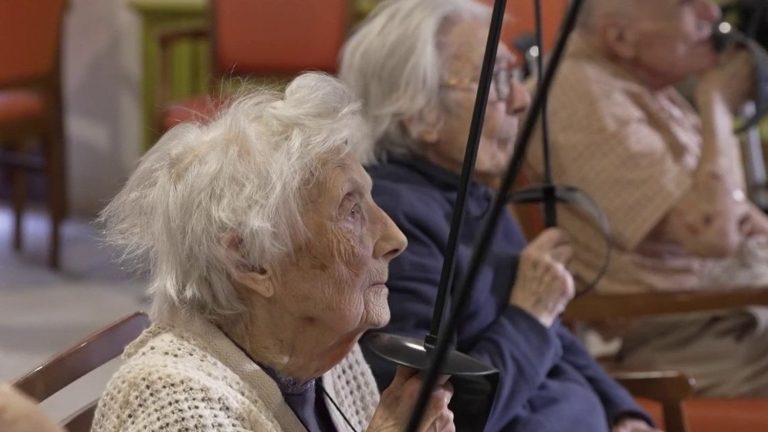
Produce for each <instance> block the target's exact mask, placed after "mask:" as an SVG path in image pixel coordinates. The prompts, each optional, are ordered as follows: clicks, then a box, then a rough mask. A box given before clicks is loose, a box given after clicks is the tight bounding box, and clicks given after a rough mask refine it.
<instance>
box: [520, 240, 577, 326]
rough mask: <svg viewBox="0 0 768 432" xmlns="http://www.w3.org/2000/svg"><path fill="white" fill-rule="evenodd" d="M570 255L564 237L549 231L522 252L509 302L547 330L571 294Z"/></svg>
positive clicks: (569, 248) (569, 246)
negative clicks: (567, 264)
mask: <svg viewBox="0 0 768 432" xmlns="http://www.w3.org/2000/svg"><path fill="white" fill-rule="evenodd" d="M571 256H573V248H571V245H570V242H569V241H568V237H567V236H566V234H565V233H564V232H563V231H562V230H560V229H558V228H549V229H547V230H546V231H544V232H543V233H541V234H540V235H539V236H538V237H536V238H535V239H534V240H533V241H532V242H531V243H530V244H529V245H528V246H526V247H525V249H523V253H522V254H521V255H520V264H519V265H518V267H517V277H516V278H515V285H514V287H513V288H512V294H511V296H510V299H509V303H510V304H513V305H515V306H517V307H519V308H521V309H523V310H524V311H526V312H528V313H529V314H531V315H533V316H534V317H535V318H536V319H538V320H539V322H541V323H542V324H543V325H544V326H545V327H550V326H551V325H552V323H553V322H554V321H555V319H556V318H557V317H558V315H560V314H561V313H562V312H563V310H565V306H566V305H568V302H569V301H571V299H572V298H573V295H574V284H573V277H572V276H571V274H570V273H569V272H568V270H566V268H565V263H566V262H567V261H568V260H569V259H570V258H571Z"/></svg>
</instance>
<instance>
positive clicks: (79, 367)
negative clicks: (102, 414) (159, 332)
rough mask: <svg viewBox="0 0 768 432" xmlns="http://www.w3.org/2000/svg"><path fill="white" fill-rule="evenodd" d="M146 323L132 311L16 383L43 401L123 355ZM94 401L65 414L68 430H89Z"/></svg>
mask: <svg viewBox="0 0 768 432" xmlns="http://www.w3.org/2000/svg"><path fill="white" fill-rule="evenodd" d="M148 326H149V318H148V317H147V315H146V314H145V313H144V312H135V313H133V314H131V315H129V316H127V317H125V318H122V319H120V320H118V321H116V322H114V323H112V324H110V325H108V326H107V327H105V328H104V329H102V330H100V331H98V332H97V333H95V334H92V335H91V336H88V337H87V338H85V339H83V340H82V341H80V342H78V343H77V344H76V345H74V346H73V347H72V348H70V349H68V350H66V351H64V352H62V353H60V354H57V355H55V356H54V357H53V358H51V359H50V360H48V361H47V362H45V363H44V364H43V365H41V366H38V367H37V368H35V369H34V370H33V371H32V372H29V373H28V374H26V375H24V376H23V377H21V378H19V379H18V380H17V381H16V382H15V383H14V386H16V387H17V388H18V389H19V390H21V391H22V392H24V393H26V394H27V395H29V396H30V397H31V398H33V399H35V400H37V401H40V402H42V401H43V400H45V399H47V398H49V397H50V396H52V395H53V394H54V393H57V392H58V391H59V390H61V389H63V388H64V387H66V386H68V385H69V384H71V383H73V382H74V381H76V380H78V379H79V378H81V377H83V376H85V375H86V374H88V373H89V372H91V371H92V370H94V369H96V368H98V367H99V366H101V365H103V364H105V363H107V362H108V361H110V360H112V359H114V358H115V357H117V356H119V355H120V354H122V352H123V349H124V348H125V346H126V345H127V344H128V343H129V342H131V341H133V340H134V339H136V337H137V336H138V335H139V334H141V332H142V331H144V329H145V328H147V327H148ZM97 402H98V401H93V402H91V403H89V404H88V405H86V406H85V407H83V408H82V409H80V410H79V411H77V412H76V413H74V414H72V415H71V416H69V417H67V418H66V419H65V420H64V421H63V422H62V425H63V426H64V427H65V428H67V430H68V431H69V432H87V431H89V430H90V429H91V422H92V421H93V414H94V411H95V410H96V403H97Z"/></svg>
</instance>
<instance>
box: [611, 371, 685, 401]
mask: <svg viewBox="0 0 768 432" xmlns="http://www.w3.org/2000/svg"><path fill="white" fill-rule="evenodd" d="M611 376H613V378H614V379H615V380H616V381H618V382H619V383H620V384H621V385H623V386H624V387H625V388H626V389H627V390H628V391H629V392H630V393H632V394H633V395H635V396H639V397H644V398H646V399H653V400H655V401H659V402H662V403H664V402H681V401H682V400H683V399H686V398H688V397H690V396H691V395H692V394H693V387H694V385H695V381H694V379H693V378H689V377H688V376H686V375H684V374H682V373H680V372H676V371H613V372H611Z"/></svg>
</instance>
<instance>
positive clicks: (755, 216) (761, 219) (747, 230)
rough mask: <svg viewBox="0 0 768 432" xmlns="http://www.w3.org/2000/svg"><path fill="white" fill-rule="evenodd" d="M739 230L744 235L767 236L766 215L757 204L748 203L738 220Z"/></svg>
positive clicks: (767, 222)
mask: <svg viewBox="0 0 768 432" xmlns="http://www.w3.org/2000/svg"><path fill="white" fill-rule="evenodd" d="M739 230H740V231H741V233H742V235H744V237H754V236H764V237H768V217H766V215H765V213H763V211H762V210H760V209H759V208H757V206H755V205H753V204H750V205H749V209H748V211H747V213H746V214H744V215H743V216H742V218H741V220H739Z"/></svg>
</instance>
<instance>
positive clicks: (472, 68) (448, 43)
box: [425, 20, 530, 177]
mask: <svg viewBox="0 0 768 432" xmlns="http://www.w3.org/2000/svg"><path fill="white" fill-rule="evenodd" d="M487 35H488V25H487V23H485V22H483V21H481V20H465V21H459V22H456V23H453V24H450V25H449V27H447V28H446V30H445V32H444V33H443V35H442V37H441V39H440V43H439V45H438V49H439V50H440V53H441V55H442V57H443V69H444V70H442V71H441V80H442V86H441V106H442V107H441V117H442V118H441V120H442V122H441V123H440V128H439V130H438V132H437V135H436V140H434V141H433V142H431V143H430V142H427V143H425V152H426V155H427V157H428V158H429V159H430V160H432V161H433V162H435V163H437V164H438V165H440V166H442V167H444V168H447V169H449V170H451V171H454V172H460V171H461V166H462V163H463V161H464V153H465V149H466V145H467V137H468V136H469V127H470V122H471V119H472V111H473V108H474V103H475V95H476V92H477V84H478V81H479V78H480V70H481V67H482V62H483V54H484V52H485V44H486V37H487ZM516 67H517V65H516V60H515V58H514V56H513V54H512V53H511V52H510V51H509V49H508V48H507V47H506V46H505V45H504V44H500V45H499V49H498V52H497V55H496V64H495V66H494V81H493V83H492V85H491V90H490V94H489V98H488V100H489V102H488V105H487V106H486V111H485V121H484V124H483V133H482V136H481V139H480V147H479V149H478V154H477V161H476V164H475V170H476V174H477V175H479V176H482V177H496V176H498V175H500V174H501V173H503V170H504V168H505V167H506V164H507V162H508V161H509V158H510V156H511V154H512V151H513V150H514V142H515V138H516V136H517V131H518V124H519V121H520V117H521V115H522V114H523V113H524V112H525V110H526V109H527V108H528V104H529V102H530V97H529V94H528V92H527V90H526V89H525V88H524V87H523V86H522V85H521V84H520V83H519V82H518V81H516V80H515V79H513V78H512V76H513V75H514V71H515V68H516ZM499 90H502V94H499V93H500V92H499ZM503 93H506V94H503Z"/></svg>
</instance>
